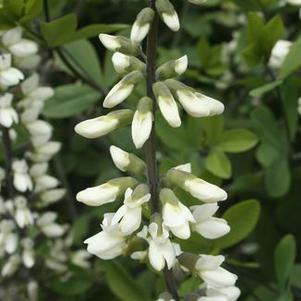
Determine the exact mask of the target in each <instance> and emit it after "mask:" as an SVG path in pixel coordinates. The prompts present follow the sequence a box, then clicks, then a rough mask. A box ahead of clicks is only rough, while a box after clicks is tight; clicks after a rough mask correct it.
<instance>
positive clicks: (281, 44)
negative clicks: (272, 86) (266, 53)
mask: <svg viewBox="0 0 301 301" xmlns="http://www.w3.org/2000/svg"><path fill="white" fill-rule="evenodd" d="M291 46H292V42H290V41H286V40H279V41H278V42H277V43H276V44H275V46H274V48H273V49H272V52H271V56H270V60H269V65H270V66H271V67H272V68H275V69H277V68H280V67H281V66H282V64H283V62H284V60H285V58H286V56H287V55H288V53H289V51H290V48H291Z"/></svg>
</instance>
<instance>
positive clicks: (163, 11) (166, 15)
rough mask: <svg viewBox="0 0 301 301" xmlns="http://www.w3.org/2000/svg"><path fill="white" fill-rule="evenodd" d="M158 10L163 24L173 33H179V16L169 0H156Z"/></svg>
mask: <svg viewBox="0 0 301 301" xmlns="http://www.w3.org/2000/svg"><path fill="white" fill-rule="evenodd" d="M156 8H157V10H158V13H159V15H160V17H161V18H162V20H163V22H164V23H165V24H166V25H167V26H168V27H169V28H170V29H171V30H172V31H178V30H179V29H180V21H179V17H178V14H177V12H176V10H175V8H174V6H173V5H172V4H171V3H170V2H169V0H156Z"/></svg>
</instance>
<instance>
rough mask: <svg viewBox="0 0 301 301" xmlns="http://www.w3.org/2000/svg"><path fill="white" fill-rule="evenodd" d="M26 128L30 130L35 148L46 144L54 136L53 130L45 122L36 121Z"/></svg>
mask: <svg viewBox="0 0 301 301" xmlns="http://www.w3.org/2000/svg"><path fill="white" fill-rule="evenodd" d="M25 126H26V128H27V129H28V131H29V133H30V135H31V140H32V142H33V144H34V145H35V146H37V145H42V144H44V143H46V142H47V141H49V139H50V138H51V136H52V131H53V128H52V126H51V125H50V124H49V123H48V122H46V121H44V120H35V121H33V122H31V123H28V124H26V125H25Z"/></svg>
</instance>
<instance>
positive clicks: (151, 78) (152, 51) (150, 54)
mask: <svg viewBox="0 0 301 301" xmlns="http://www.w3.org/2000/svg"><path fill="white" fill-rule="evenodd" d="M149 6H150V7H151V8H152V9H153V10H154V11H155V12H156V7H155V0H150V1H149ZM158 25H159V16H158V14H157V12H156V13H155V17H154V20H153V23H152V26H151V29H150V31H149V34H148V37H147V44H146V74H147V78H146V90H147V91H146V92H147V96H148V97H150V98H151V99H153V100H155V97H154V94H153V90H152V86H153V84H154V83H155V81H156V74H155V71H156V70H155V68H156V56H157V43H158V41H157V40H158ZM155 111H156V106H155V101H154V106H153V114H154V116H155ZM145 160H146V165H147V177H148V184H149V187H150V193H151V195H152V198H151V206H152V212H153V213H155V212H159V210H160V204H159V197H158V189H159V173H158V166H157V160H156V135H155V118H154V122H153V128H152V132H151V135H150V137H149V139H148V141H147V142H146V144H145ZM163 274H164V280H165V284H166V287H167V290H168V291H169V293H170V294H171V295H172V297H173V298H174V299H175V300H176V301H178V300H179V297H178V293H177V286H176V283H175V278H174V275H173V272H172V270H169V269H168V268H167V267H165V268H164V271H163Z"/></svg>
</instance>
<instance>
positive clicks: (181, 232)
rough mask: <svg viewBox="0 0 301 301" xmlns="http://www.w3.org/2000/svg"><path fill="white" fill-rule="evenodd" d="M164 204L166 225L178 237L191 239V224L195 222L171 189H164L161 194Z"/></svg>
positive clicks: (163, 210) (163, 214) (163, 212)
mask: <svg viewBox="0 0 301 301" xmlns="http://www.w3.org/2000/svg"><path fill="white" fill-rule="evenodd" d="M160 200H161V202H162V203H163V209H162V216H163V222H164V225H165V226H167V228H168V229H170V231H171V232H172V233H173V234H174V235H175V236H177V237H179V238H181V239H188V238H189V237H190V234H191V232H190V224H189V223H194V222H195V220H194V218H193V216H192V214H191V212H190V210H189V209H188V208H187V207H186V206H184V205H183V204H182V203H181V202H180V201H179V200H178V198H177V197H176V195H175V194H174V192H173V191H172V190H171V189H167V188H164V189H162V190H161V192H160Z"/></svg>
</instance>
